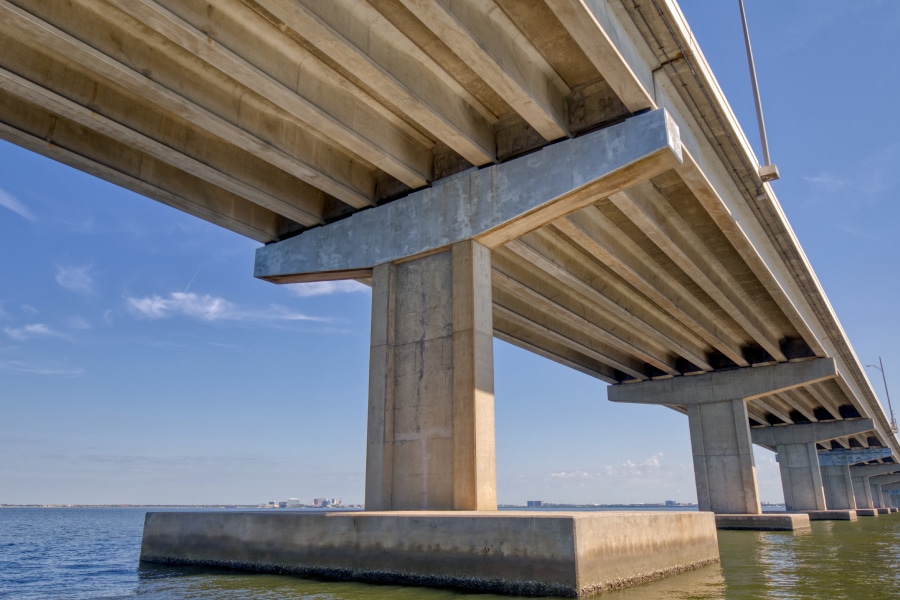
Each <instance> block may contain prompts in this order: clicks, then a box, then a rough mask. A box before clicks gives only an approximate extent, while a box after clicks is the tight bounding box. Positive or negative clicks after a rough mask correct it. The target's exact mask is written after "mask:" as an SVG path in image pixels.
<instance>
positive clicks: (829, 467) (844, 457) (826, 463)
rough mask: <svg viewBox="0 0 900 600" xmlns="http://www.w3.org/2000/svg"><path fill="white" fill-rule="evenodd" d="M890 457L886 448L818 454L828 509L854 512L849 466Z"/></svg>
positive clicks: (853, 494)
mask: <svg viewBox="0 0 900 600" xmlns="http://www.w3.org/2000/svg"><path fill="white" fill-rule="evenodd" d="M890 455H891V450H890V449H888V448H865V449H858V450H829V451H824V452H819V465H820V467H821V469H822V484H823V486H824V488H825V502H826V504H827V505H828V509H829V510H856V494H855V493H854V491H853V478H852V476H851V475H850V465H853V464H857V463H861V462H865V461H868V460H876V459H879V458H886V457H888V456H890ZM865 508H867V507H865Z"/></svg>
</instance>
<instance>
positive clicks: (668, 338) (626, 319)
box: [502, 228, 713, 374]
mask: <svg viewBox="0 0 900 600" xmlns="http://www.w3.org/2000/svg"><path fill="white" fill-rule="evenodd" d="M553 238H557V239H553ZM554 242H556V243H554ZM567 248H571V246H567V245H565V244H564V243H563V242H562V240H559V239H558V236H556V235H554V234H552V233H551V230H550V228H546V229H541V230H538V231H536V232H533V233H531V234H528V235H526V236H524V237H522V238H520V239H518V240H513V241H512V242H509V243H507V244H506V245H505V246H503V247H502V250H503V251H509V252H511V253H513V254H515V255H516V256H517V257H518V258H520V259H522V260H524V261H525V262H527V263H528V264H530V265H533V266H534V267H536V268H538V269H540V270H541V271H543V272H544V273H546V274H547V275H548V276H549V277H551V278H552V279H553V280H554V281H555V282H556V285H557V286H558V287H559V288H562V289H566V290H567V292H568V293H570V294H574V295H576V296H577V297H579V298H580V299H581V301H583V302H586V303H588V304H589V305H590V306H593V307H596V308H597V309H598V310H601V311H603V313H605V314H606V315H608V319H609V320H610V322H615V323H620V324H621V323H625V324H627V325H628V327H629V329H631V330H634V331H636V332H638V333H639V334H640V335H641V337H642V339H644V340H646V343H647V344H648V345H651V346H652V345H653V344H654V342H656V343H657V344H658V345H660V346H662V347H664V348H665V349H666V350H667V351H668V352H672V351H674V353H675V354H676V355H678V356H681V357H683V358H685V359H686V360H688V361H690V362H691V363H692V364H694V365H696V366H697V367H699V368H701V369H702V370H704V371H712V370H713V367H712V366H711V365H710V364H709V363H708V362H707V361H706V357H705V356H704V355H703V352H702V345H701V344H700V343H699V340H698V341H694V340H693V339H690V338H693V337H694V336H692V335H691V333H690V332H689V331H688V330H687V329H686V328H683V327H678V324H674V325H673V324H672V323H670V322H666V321H665V320H663V319H659V318H655V315H653V314H652V313H650V314H645V313H644V312H643V311H641V310H638V308H637V307H638V302H637V301H636V300H637V298H638V297H639V295H638V294H635V293H633V292H632V293H629V292H630V290H629V289H628V287H627V286H625V285H621V286H617V289H616V292H617V293H620V294H621V295H620V296H613V295H612V294H611V293H610V287H613V286H616V284H617V283H618V282H617V281H616V280H615V279H614V278H610V280H609V281H608V282H605V283H606V286H605V288H604V290H603V293H600V292H598V291H597V290H596V289H594V288H593V287H591V285H590V283H589V282H590V281H591V279H592V277H591V275H590V273H589V272H587V271H585V270H583V269H582V268H581V267H582V265H581V264H580V263H581V262H582V261H578V260H573V257H572V252H566V250H567ZM573 250H574V249H573ZM610 296H612V297H610ZM624 306H629V307H630V309H625V308H623V307H624ZM676 374H677V373H676Z"/></svg>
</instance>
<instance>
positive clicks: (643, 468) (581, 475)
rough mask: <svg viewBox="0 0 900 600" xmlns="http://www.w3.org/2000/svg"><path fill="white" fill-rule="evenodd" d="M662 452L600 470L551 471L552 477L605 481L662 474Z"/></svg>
mask: <svg viewBox="0 0 900 600" xmlns="http://www.w3.org/2000/svg"><path fill="white" fill-rule="evenodd" d="M662 457H663V455H662V453H661V452H660V453H658V454H654V455H653V456H651V457H649V458H646V459H644V460H640V461H637V462H635V461H633V460H631V459H628V460H625V461H624V462H622V463H621V464H618V465H608V466H606V467H603V468H602V469H600V470H598V471H593V472H591V471H583V470H574V471H557V472H555V473H551V474H550V477H551V479H553V480H556V481H572V482H575V481H605V482H622V481H630V480H632V479H636V478H645V477H652V476H653V475H657V474H660V472H661V470H662Z"/></svg>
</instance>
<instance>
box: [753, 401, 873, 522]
mask: <svg viewBox="0 0 900 600" xmlns="http://www.w3.org/2000/svg"><path fill="white" fill-rule="evenodd" d="M873 427H874V424H873V423H872V420H871V419H858V420H853V421H833V422H830V423H802V424H796V425H787V426H780V427H764V428H761V429H751V430H750V435H751V438H752V440H753V443H754V444H759V445H761V446H770V447H771V446H774V447H775V451H776V452H777V453H778V464H779V467H780V470H781V485H782V488H783V489H784V505H785V509H786V510H789V511H795V510H826V508H827V506H826V503H825V491H824V488H823V486H822V473H821V471H820V469H819V457H818V455H817V453H816V442H824V441H827V440H832V439H835V438H839V437H844V436H847V435H855V434H857V433H863V432H866V431H870V430H871V429H872V428H873Z"/></svg>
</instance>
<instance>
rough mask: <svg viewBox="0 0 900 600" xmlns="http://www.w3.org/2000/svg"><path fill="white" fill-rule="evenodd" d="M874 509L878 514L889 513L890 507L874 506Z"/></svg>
mask: <svg viewBox="0 0 900 600" xmlns="http://www.w3.org/2000/svg"><path fill="white" fill-rule="evenodd" d="M875 510H877V511H878V514H879V515H889V514H891V509H889V508H876V509H875Z"/></svg>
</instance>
